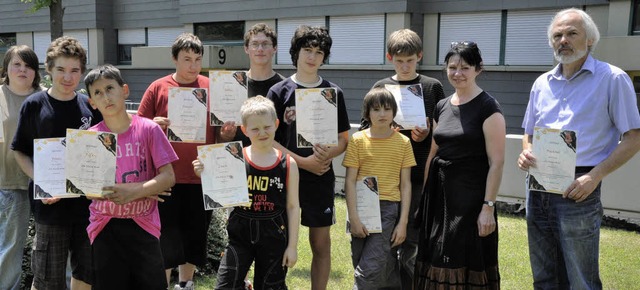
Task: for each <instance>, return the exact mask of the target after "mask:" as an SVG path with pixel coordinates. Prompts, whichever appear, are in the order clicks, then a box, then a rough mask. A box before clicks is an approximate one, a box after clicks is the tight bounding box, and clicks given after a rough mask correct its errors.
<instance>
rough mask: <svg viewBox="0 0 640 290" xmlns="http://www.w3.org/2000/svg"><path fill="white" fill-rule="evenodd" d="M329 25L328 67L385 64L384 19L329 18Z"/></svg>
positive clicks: (368, 17)
mask: <svg viewBox="0 0 640 290" xmlns="http://www.w3.org/2000/svg"><path fill="white" fill-rule="evenodd" d="M329 25H330V26H331V27H330V29H329V31H330V34H331V39H332V40H333V45H332V46H331V55H330V57H329V63H330V64H383V63H384V51H385V44H384V40H385V38H384V34H385V31H384V28H385V19H384V15H382V14H380V15H367V16H341V17H331V18H330V19H329Z"/></svg>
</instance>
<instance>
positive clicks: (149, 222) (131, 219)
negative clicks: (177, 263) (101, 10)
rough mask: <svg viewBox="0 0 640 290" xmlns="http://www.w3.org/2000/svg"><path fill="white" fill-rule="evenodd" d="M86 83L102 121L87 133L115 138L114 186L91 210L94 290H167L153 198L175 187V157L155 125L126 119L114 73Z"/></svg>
mask: <svg viewBox="0 0 640 290" xmlns="http://www.w3.org/2000/svg"><path fill="white" fill-rule="evenodd" d="M84 82H85V86H86V88H87V91H88V92H89V97H90V99H89V101H90V103H91V106H92V107H93V108H94V109H98V110H100V112H101V113H102V115H103V117H104V121H102V122H100V123H98V124H97V125H95V126H93V127H91V130H96V131H106V132H113V133H116V134H118V138H117V146H116V158H117V161H116V164H117V169H116V185H115V186H113V187H111V186H110V187H105V188H103V191H104V192H108V193H107V194H105V196H104V198H102V199H94V200H93V202H92V203H91V205H90V206H89V211H90V217H89V222H90V224H89V226H88V227H87V232H88V234H89V240H90V241H91V247H92V250H91V252H92V257H93V264H94V265H93V266H94V268H93V270H94V278H95V280H94V283H93V289H94V290H95V289H97V290H100V289H158V290H160V289H167V281H166V278H165V274H164V265H163V261H162V252H161V250H160V241H159V238H160V216H159V214H158V200H161V199H159V198H158V197H157V196H158V195H159V194H161V193H163V191H165V190H167V189H168V188H170V187H171V186H173V185H174V183H175V176H174V173H173V167H172V166H171V162H173V161H175V160H177V159H178V156H177V155H176V154H175V152H174V151H173V148H172V147H171V144H169V141H168V140H167V138H166V136H165V135H164V133H163V132H162V129H161V128H160V126H159V125H158V124H156V123H154V122H153V121H151V120H148V119H146V118H142V117H138V116H137V115H130V114H128V113H127V111H126V108H125V100H126V99H127V97H128V96H129V87H128V86H127V85H126V84H125V83H124V80H123V79H122V76H121V75H120V71H119V70H118V69H117V68H115V67H114V66H112V65H109V64H107V65H103V66H101V67H98V68H96V69H94V70H92V71H91V72H89V74H87V76H86V77H85V79H84Z"/></svg>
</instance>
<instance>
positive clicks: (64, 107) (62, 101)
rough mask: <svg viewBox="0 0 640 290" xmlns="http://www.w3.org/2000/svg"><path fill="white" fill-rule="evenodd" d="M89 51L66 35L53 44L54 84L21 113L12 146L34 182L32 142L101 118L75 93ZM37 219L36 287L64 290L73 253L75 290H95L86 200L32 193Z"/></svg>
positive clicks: (33, 258)
mask: <svg viewBox="0 0 640 290" xmlns="http://www.w3.org/2000/svg"><path fill="white" fill-rule="evenodd" d="M86 63H87V52H86V50H85V49H84V48H83V47H82V45H80V43H79V42H78V40H76V39H75V38H71V37H67V36H63V37H60V38H58V39H56V40H54V41H53V42H51V45H49V48H48V49H47V55H46V60H45V64H46V70H47V73H49V74H50V75H51V80H52V86H51V88H49V89H48V90H46V91H41V92H38V93H35V94H33V95H31V96H29V97H28V98H27V100H25V102H24V103H23V104H22V108H21V109H20V119H19V120H18V129H17V130H16V134H15V136H14V139H13V142H12V144H11V149H12V150H14V152H15V157H16V161H17V162H18V165H19V166H20V168H21V169H22V171H24V173H25V174H27V175H28V176H29V177H30V178H31V179H32V181H31V182H29V192H33V166H34V164H33V140H34V139H38V138H54V137H64V136H65V135H66V134H67V129H82V130H86V129H89V128H90V127H91V126H93V125H95V124H97V123H98V122H100V121H101V120H102V116H101V115H100V113H99V112H97V111H94V110H93V109H92V108H91V106H90V105H89V99H88V97H87V96H85V95H83V94H79V93H76V91H75V89H76V88H77V87H78V84H79V83H80V78H81V77H82V74H83V73H84V72H85V70H86ZM29 199H30V200H31V210H32V212H33V215H34V218H35V221H36V237H35V239H34V241H33V252H32V254H31V269H32V270H33V275H34V278H33V285H32V289H38V290H45V289H65V288H66V268H67V257H68V256H69V254H70V255H71V268H72V277H71V289H72V290H75V289H91V285H90V284H91V282H92V270H91V246H90V244H89V238H88V236H87V232H86V228H87V225H88V224H89V203H90V201H89V200H87V199H86V198H84V197H79V198H67V199H60V198H49V199H43V200H42V201H40V200H34V199H33V194H29Z"/></svg>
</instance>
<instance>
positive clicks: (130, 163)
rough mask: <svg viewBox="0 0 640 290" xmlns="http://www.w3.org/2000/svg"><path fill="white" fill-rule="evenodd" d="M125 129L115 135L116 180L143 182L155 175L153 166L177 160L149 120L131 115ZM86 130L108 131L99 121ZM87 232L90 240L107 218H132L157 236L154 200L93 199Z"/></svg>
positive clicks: (157, 220) (158, 234)
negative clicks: (129, 123)
mask: <svg viewBox="0 0 640 290" xmlns="http://www.w3.org/2000/svg"><path fill="white" fill-rule="evenodd" d="M131 117H132V119H131V125H130V126H129V129H128V130H127V131H126V132H124V133H121V134H118V139H117V145H118V146H117V151H116V160H117V161H116V165H117V167H116V183H131V182H144V181H147V180H150V179H152V178H154V177H155V176H156V175H157V169H158V168H160V167H162V166H164V165H166V164H170V163H171V162H173V161H175V160H177V159H178V156H177V155H176V153H175V152H174V151H173V148H172V147H171V144H170V143H169V141H168V140H167V137H166V136H165V135H164V133H163V132H162V129H160V126H158V125H157V124H156V123H154V122H153V121H151V120H149V119H146V118H143V117H139V116H137V115H132V116H131ZM90 130H94V131H104V132H111V130H109V128H108V127H107V126H106V125H105V124H104V121H103V122H100V123H98V124H97V125H95V126H93V127H91V129H90ZM89 212H90V214H91V215H90V217H89V222H90V223H89V226H88V227H87V233H88V234H89V239H90V241H91V243H93V241H94V240H95V238H96V237H97V236H98V234H99V233H100V231H102V229H103V228H104V227H105V226H106V225H107V223H108V222H109V220H111V218H130V219H133V220H134V221H135V222H136V223H137V224H138V225H139V226H140V227H141V228H143V229H144V230H145V231H147V232H148V233H150V234H152V235H153V236H155V237H156V238H160V216H159V213H158V201H157V200H155V199H151V198H141V199H138V200H134V201H132V202H129V203H126V204H123V205H117V204H115V203H113V202H111V201H108V200H93V201H92V202H91V205H90V206H89Z"/></svg>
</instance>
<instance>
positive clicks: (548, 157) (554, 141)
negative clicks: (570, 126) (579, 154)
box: [528, 127, 577, 194]
mask: <svg viewBox="0 0 640 290" xmlns="http://www.w3.org/2000/svg"><path fill="white" fill-rule="evenodd" d="M576 145H577V139H576V132H575V131H570V130H562V129H550V128H541V127H535V128H534V131H533V146H532V152H533V156H535V158H536V167H530V168H529V180H528V183H529V189H530V190H536V191H546V192H551V193H557V194H562V193H563V192H564V191H565V190H566V189H567V188H568V187H569V185H571V183H572V182H573V180H574V179H575V169H576Z"/></svg>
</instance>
